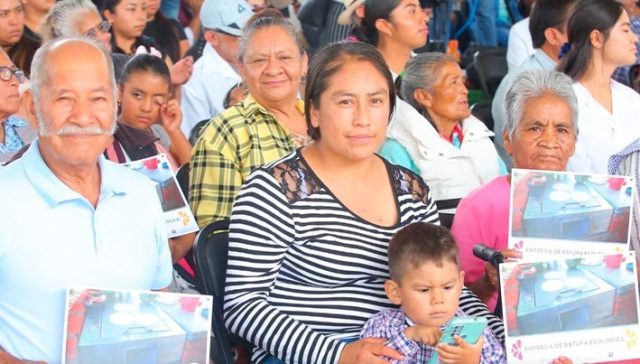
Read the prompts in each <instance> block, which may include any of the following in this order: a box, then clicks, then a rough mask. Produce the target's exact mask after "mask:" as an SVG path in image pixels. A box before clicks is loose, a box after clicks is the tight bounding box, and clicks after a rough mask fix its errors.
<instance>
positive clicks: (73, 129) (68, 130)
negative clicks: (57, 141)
mask: <svg viewBox="0 0 640 364" xmlns="http://www.w3.org/2000/svg"><path fill="white" fill-rule="evenodd" d="M56 134H57V135H58V136H65V135H70V134H76V135H77V134H80V135H83V134H85V135H103V134H110V133H108V132H106V131H105V130H104V129H103V128H101V127H99V126H76V125H67V126H63V127H62V128H60V129H58V131H57V132H56Z"/></svg>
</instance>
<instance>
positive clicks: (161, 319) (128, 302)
mask: <svg viewBox="0 0 640 364" xmlns="http://www.w3.org/2000/svg"><path fill="white" fill-rule="evenodd" d="M212 300H213V298H212V297H211V296H204V295H192V294H179V293H172V292H156V291H137V290H104V289H87V288H70V289H68V290H67V305H66V307H67V312H66V313H65V332H64V334H63V335H64V340H63V350H62V352H63V354H62V355H63V357H62V363H68V364H83V363H87V364H89V363H90V364H103V363H104V364H107V363H108V364H134V363H135V364H141V363H144V364H155V363H157V364H194V363H198V364H208V363H209V337H210V336H211V310H212V302H213V301H212Z"/></svg>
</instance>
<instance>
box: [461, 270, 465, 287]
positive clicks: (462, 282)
mask: <svg viewBox="0 0 640 364" xmlns="http://www.w3.org/2000/svg"><path fill="white" fill-rule="evenodd" d="M463 285H464V271H463V270H461V271H460V287H462V286H463Z"/></svg>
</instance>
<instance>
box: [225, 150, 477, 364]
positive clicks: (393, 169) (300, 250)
mask: <svg viewBox="0 0 640 364" xmlns="http://www.w3.org/2000/svg"><path fill="white" fill-rule="evenodd" d="M385 164H386V168H387V171H388V174H389V178H390V181H391V183H392V186H393V189H394V192H395V196H396V198H397V204H396V207H397V209H398V216H399V220H398V222H397V223H396V225H395V226H393V227H384V226H378V225H375V224H373V223H370V222H368V221H365V220H363V219H362V218H360V217H358V216H356V215H354V214H353V213H352V212H350V211H349V209H348V208H347V207H345V206H344V205H343V204H342V203H341V202H340V201H338V200H337V199H336V198H335V196H334V195H333V194H332V193H331V191H330V190H329V189H327V188H326V186H325V185H324V184H323V183H322V181H321V180H320V179H318V177H317V176H316V175H315V174H314V173H313V171H312V170H311V168H310V167H309V165H308V164H307V163H306V161H305V160H304V158H303V157H302V156H301V155H300V152H299V150H298V151H296V152H294V153H292V154H290V155H288V156H287V157H285V158H283V159H281V160H280V161H276V162H274V163H272V164H270V165H267V166H265V167H263V168H259V169H257V170H255V171H254V172H253V173H252V174H251V176H250V177H249V179H248V180H247V182H246V183H245V185H244V186H243V188H242V190H241V192H240V194H239V195H238V197H237V198H236V202H235V204H234V207H233V212H232V215H231V225H230V230H229V258H228V266H227V283H226V289H225V302H224V306H225V320H226V325H227V327H228V328H229V329H230V330H231V331H232V332H233V333H236V334H238V335H239V336H241V337H243V338H245V339H247V340H249V341H250V342H252V343H253V344H254V345H255V346H256V348H257V349H256V350H255V351H254V355H253V358H252V361H254V362H257V361H261V359H263V358H264V357H265V356H266V355H267V353H270V354H271V355H274V356H276V357H278V358H280V359H281V360H283V361H285V362H287V363H337V362H338V359H339V356H340V353H341V352H342V349H343V347H344V345H345V344H344V343H343V342H341V340H342V339H345V338H352V337H357V336H358V334H359V332H360V330H361V329H362V326H363V325H364V323H365V322H366V321H367V319H368V318H369V317H370V316H371V315H373V314H375V313H377V312H379V311H381V310H383V309H385V308H389V307H393V306H392V304H391V303H390V302H389V300H388V299H387V297H386V295H385V292H384V288H383V285H384V281H385V279H387V277H388V267H387V245H388V242H389V240H390V239H391V237H392V235H393V234H394V233H395V232H396V231H397V230H399V229H400V228H402V227H403V226H405V225H407V224H410V223H412V222H417V221H427V222H436V223H437V221H438V214H437V210H436V207H435V204H434V203H433V201H432V200H431V198H430V196H429V190H428V187H427V186H426V185H425V184H424V182H423V181H422V179H421V178H420V177H419V176H417V175H415V174H413V173H412V172H410V171H409V170H407V169H404V168H402V167H399V166H395V165H392V164H389V163H388V162H385ZM485 310H486V308H485ZM487 313H488V311H487Z"/></svg>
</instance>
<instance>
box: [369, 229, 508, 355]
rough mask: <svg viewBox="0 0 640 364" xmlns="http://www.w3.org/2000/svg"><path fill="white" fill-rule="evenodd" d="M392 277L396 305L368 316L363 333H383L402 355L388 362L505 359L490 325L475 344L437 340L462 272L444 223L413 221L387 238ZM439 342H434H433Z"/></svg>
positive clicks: (389, 289)
mask: <svg viewBox="0 0 640 364" xmlns="http://www.w3.org/2000/svg"><path fill="white" fill-rule="evenodd" d="M389 272H390V275H391V279H389V280H387V281H386V282H385V285H384V288H385V291H386V293H387V297H389V300H391V302H393V303H394V304H396V305H399V306H400V309H388V310H385V311H382V312H380V313H378V314H376V315H374V316H372V317H371V318H370V319H369V321H367V323H366V324H365V325H364V328H363V330H362V333H361V334H360V336H361V337H363V338H364V337H382V338H385V339H387V340H388V342H387V344H386V345H387V346H389V347H391V348H393V349H395V350H397V351H398V352H400V353H401V354H402V355H404V357H405V359H404V360H402V361H391V362H392V363H402V364H409V363H420V364H421V363H427V362H428V361H429V360H430V358H431V356H432V355H434V354H435V352H437V353H438V356H439V359H440V360H442V361H444V362H446V363H452V364H453V363H456V364H462V363H464V364H467V363H468V364H478V363H483V364H484V363H491V364H493V363H496V364H497V363H506V357H505V354H504V350H503V348H502V346H501V345H500V342H499V341H498V340H497V339H496V338H495V336H494V335H493V333H492V332H491V330H490V329H489V328H486V329H485V330H484V333H483V335H482V337H481V338H480V339H479V340H478V342H477V343H476V344H473V345H472V344H469V343H467V342H465V341H464V340H463V339H462V338H460V337H455V340H456V342H457V346H452V345H447V344H438V340H439V339H440V335H441V334H442V330H443V329H444V327H445V326H446V324H447V323H448V322H449V321H450V320H451V319H452V318H453V317H454V316H465V315H464V313H463V312H462V311H461V310H459V309H458V302H459V297H460V292H461V290H462V285H463V282H464V272H462V271H460V266H459V263H458V246H457V244H456V242H455V241H454V239H453V236H451V233H449V230H447V229H446V228H443V227H440V226H437V225H433V224H428V223H415V224H411V225H408V226H406V227H405V228H403V229H401V230H400V231H398V232H397V233H396V235H395V236H394V237H393V239H391V242H390V243H389ZM436 344H437V346H436Z"/></svg>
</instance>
